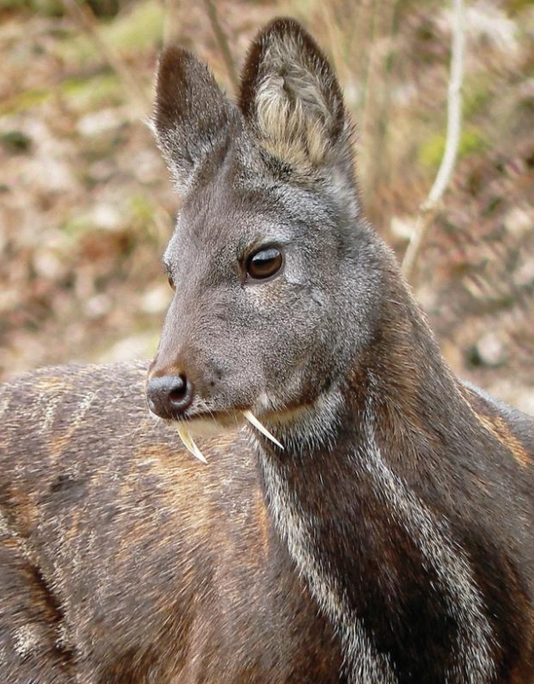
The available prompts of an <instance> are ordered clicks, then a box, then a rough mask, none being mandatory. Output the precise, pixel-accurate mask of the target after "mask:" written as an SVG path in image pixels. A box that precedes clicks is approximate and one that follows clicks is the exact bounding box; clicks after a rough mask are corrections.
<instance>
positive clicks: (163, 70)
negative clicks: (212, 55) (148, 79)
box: [151, 47, 235, 193]
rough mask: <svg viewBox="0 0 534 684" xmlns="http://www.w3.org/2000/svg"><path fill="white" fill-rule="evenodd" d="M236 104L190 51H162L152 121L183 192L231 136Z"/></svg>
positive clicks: (160, 144)
mask: <svg viewBox="0 0 534 684" xmlns="http://www.w3.org/2000/svg"><path fill="white" fill-rule="evenodd" d="M232 120H235V106H233V105H231V104H230V103H229V102H228V100H227V99H226V98H225V96H224V95H223V94H222V92H221V90H220V88H219V86H218V85H217V83H216V82H215V79H214V78H213V76H212V74H211V72H210V71H209V69H208V67H207V66H206V65H205V64H203V63H202V62H200V61H199V60H198V59H196V57H194V56H193V55H192V54H191V53H190V52H188V51H187V50H184V49H182V48H179V47H169V48H167V49H166V50H164V51H163V53H162V54H161V56H160V59H159V63H158V69H157V81H156V103H155V111H154V115H153V117H152V121H151V126H152V130H153V131H154V134H155V136H156V141H157V143H158V146H159V148H160V150H161V152H162V154H163V157H164V158H165V161H166V162H167V166H168V167H169V170H170V171H171V174H172V175H173V177H174V180H175V182H176V185H177V188H178V191H179V192H182V193H185V192H186V191H187V190H188V189H189V187H190V186H191V185H192V183H193V181H194V177H195V172H196V171H197V170H198V169H199V168H200V167H201V166H202V165H203V162H204V161H205V160H206V159H208V158H209V157H212V156H213V152H214V151H216V150H217V149H220V148H221V147H223V146H224V145H225V143H226V141H227V138H228V133H229V124H230V122H231V121H232Z"/></svg>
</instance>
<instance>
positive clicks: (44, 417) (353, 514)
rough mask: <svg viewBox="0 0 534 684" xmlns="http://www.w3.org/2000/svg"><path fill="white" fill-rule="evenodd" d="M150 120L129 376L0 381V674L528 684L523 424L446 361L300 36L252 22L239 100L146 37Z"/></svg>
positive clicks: (532, 676) (531, 633) (208, 681)
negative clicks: (164, 293)
mask: <svg viewBox="0 0 534 684" xmlns="http://www.w3.org/2000/svg"><path fill="white" fill-rule="evenodd" d="M153 127H154V131H155V134H156V137H157V141H158V144H159V147H160V148H161V150H162V152H163V155H164V157H165V159H166V161H167V163H168V166H169V168H170V170H171V172H172V175H173V177H174V180H175V183H176V186H177V189H178V192H179V193H180V195H181V198H182V204H181V210H180V213H179V217H178V219H177V225H176V230H175V232H174V234H173V236H172V238H171V240H170V243H169V246H168V248H167V250H166V252H165V256H164V263H165V267H166V269H167V272H168V275H169V280H170V282H171V285H172V286H173V288H174V289H175V294H174V298H173V301H172V303H171V305H170V309H169V312H168V315H167V318H166V321H165V325H164V329H163V334H162V337H161V342H160V345H159V349H158V353H157V356H156V358H155V360H154V361H153V362H152V364H151V365H150V368H149V369H148V381H147V382H146V383H145V378H146V374H147V369H146V367H145V366H144V365H143V364H119V365H114V366H108V367H98V366H86V367H65V368H55V369H54V368H52V369H47V370H40V371H37V372H34V373H32V374H29V375H26V376H23V377H21V378H20V379H18V380H16V381H15V382H13V383H12V384H10V385H8V386H6V387H5V388H4V389H3V392H2V394H1V395H0V411H1V413H2V431H1V433H0V446H1V467H2V476H1V479H0V483H1V487H0V493H1V498H0V503H1V510H2V518H1V523H2V524H1V528H0V529H1V547H0V548H1V558H0V578H1V596H0V610H1V613H0V614H1V620H0V640H1V651H0V655H1V663H0V680H1V682H2V683H3V684H31V683H35V684H67V683H68V684H71V683H73V684H74V683H75V684H131V683H135V684H195V683H200V682H202V683H205V684H230V683H232V684H237V683H240V684H243V683H246V682H248V683H250V684H252V683H254V684H260V683H262V682H263V683H265V684H267V683H268V684H289V683H292V684H303V683H313V684H327V683H328V684H333V683H345V684H349V683H350V684H394V683H395V684H396V683H398V684H400V683H408V682H412V683H426V682H428V683H431V684H440V683H442V684H460V683H462V684H490V683H497V682H499V683H504V682H506V683H508V684H512V683H513V684H527V683H529V684H532V683H533V682H534V651H533V648H534V610H533V600H534V573H533V567H534V565H533V563H534V475H533V464H532V460H533V453H534V429H533V427H534V422H533V420H532V419H531V418H529V417H527V416H526V415H523V414H521V413H520V412H518V411H515V410H513V409H511V408H508V407H507V406H504V405H503V404H500V403H498V402H496V401H494V400H493V399H491V398H490V397H488V396H486V395H485V394H484V393H483V392H481V391H479V390H477V389H475V388H474V387H471V386H469V385H466V384H463V383H462V382H461V381H459V380H458V379H457V378H455V376H454V375H453V374H452V372H451V371H450V369H449V368H448V367H447V365H446V363H445V361H444V360H443V358H442V356H441V354H440V351H439V349H438V346H437V344H436V342H435V340H434V338H433V336H432V333H431V332H430V330H429V329H428V327H427V324H426V323H425V320H424V317H423V315H422V314H421V312H420V311H419V309H418V307H417V305H416V304H415V302H414V299H413V298H412V295H411V294H410V291H409V289H408V287H407V285H406V283H405V282H404V281H403V278H402V277H401V275H400V272H399V269H398V266H397V264H396V262H395V259H394V257H393V256H392V253H391V252H390V250H389V249H388V248H387V247H385V245H384V244H383V243H382V241H381V240H380V239H379V237H378V236H377V235H376V233H375V232H373V230H372V228H371V227H370V226H369V225H368V224H367V223H366V222H365V220H364V218H363V217H362V214H361V209H360V203H359V200H358V194H357V190H356V184H355V180H354V176H353V168H352V153H351V126H350V123H349V121H348V120H347V116H346V113H345V108H344V104H343V100H342V94H341V90H340V87H339V85H338V83H337V81H336V78H335V76H334V74H333V72H332V69H331V68H330V66H329V64H328V62H327V60H326V59H325V57H324V56H323V54H322V52H321V51H320V49H319V48H318V47H317V45H316V44H315V42H314V41H313V39H312V38H311V37H310V36H309V35H308V34H307V33H306V32H305V31H304V29H302V28H301V27H300V26H299V25H298V24H297V23H295V22H294V21H291V20H276V21H275V22H273V23H272V24H270V25H269V26H268V27H267V28H265V29H264V30H263V31H262V32H261V33H260V34H259V36H258V37H257V38H256V40H255V41H254V43H253V45H252V48H251V50H250V52H249V55H248V58H247V61H246V64H245V67H244V71H243V76H242V82H241V93H240V99H239V104H238V105H237V104H234V103H231V102H230V101H228V100H227V99H226V97H225V96H224V95H223V94H222V93H221V91H220V90H219V88H218V86H217V85H216V83H215V81H214V79H213V77H212V76H211V74H210V72H209V71H208V69H207V68H206V67H205V66H204V65H203V64H201V63H200V62H199V61H197V59H196V58H195V57H193V56H192V55H191V54H190V53H189V52H186V51H185V50H182V49H179V48H176V47H170V48H168V49H167V50H166V51H165V52H164V53H163V55H162V57H161V60H160V63H159V70H158V79H157V95H156V107H155V115H154V118H153ZM145 392H146V394H145ZM147 403H148V406H149V407H150V411H149V409H148V407H147ZM176 428H178V430H176ZM207 430H213V431H214V432H215V434H214V435H212V436H206V431H207ZM199 434H200V435H202V434H203V435H204V436H201V437H199ZM180 437H181V438H182V441H183V443H184V445H185V446H186V447H187V449H188V450H189V451H192V452H193V453H194V455H196V456H198V457H199V458H200V459H206V460H207V462H208V465H204V464H202V463H200V462H199V461H198V460H196V459H194V458H191V456H190V454H189V453H188V451H187V450H186V449H184V448H183V447H182V442H181V441H180Z"/></svg>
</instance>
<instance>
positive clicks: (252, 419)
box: [243, 411, 284, 449]
mask: <svg viewBox="0 0 534 684" xmlns="http://www.w3.org/2000/svg"><path fill="white" fill-rule="evenodd" d="M243 415H244V416H245V418H246V419H247V420H248V422H249V423H250V424H251V425H253V426H254V427H255V428H256V429H257V430H259V431H260V432H261V433H262V434H263V435H265V437H267V439H270V440H271V442H273V443H274V444H276V446H279V447H280V449H283V448H284V447H283V446H282V445H281V444H280V442H279V441H278V440H277V439H276V437H273V435H271V433H270V432H269V430H267V428H266V427H265V425H262V424H261V423H260V421H259V420H258V419H257V418H256V416H255V415H254V414H253V413H252V411H243Z"/></svg>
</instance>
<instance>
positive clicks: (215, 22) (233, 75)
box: [204, 0, 239, 93]
mask: <svg viewBox="0 0 534 684" xmlns="http://www.w3.org/2000/svg"><path fill="white" fill-rule="evenodd" d="M204 4H205V5H206V10H207V12H208V17H209V20H210V24H211V28H212V29H213V33H214V34H215V37H216V38H217V41H218V43H219V47H220V48H221V52H222V56H223V59H224V62H225V64H226V70H227V71H228V75H229V77H230V81H231V82H232V85H233V87H234V90H235V92H236V93H237V92H239V79H238V77H237V71H236V68H235V63H234V58H233V57H232V53H231V52H230V46H229V45H228V40H227V38H226V34H225V32H224V30H223V27H222V26H221V23H220V21H219V17H218V16H217V9H216V8H215V3H214V2H213V0H204Z"/></svg>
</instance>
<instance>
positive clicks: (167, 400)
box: [146, 373, 194, 418]
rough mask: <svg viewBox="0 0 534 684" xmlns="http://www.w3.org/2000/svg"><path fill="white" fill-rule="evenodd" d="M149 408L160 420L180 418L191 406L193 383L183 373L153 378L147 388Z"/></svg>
mask: <svg viewBox="0 0 534 684" xmlns="http://www.w3.org/2000/svg"><path fill="white" fill-rule="evenodd" d="M146 394H147V401H148V407H149V408H150V410H151V411H152V413H155V414H156V415H157V416H159V417H160V418H179V417H180V416H181V415H183V414H184V413H185V411H186V410H187V409H188V408H189V406H191V403H192V401H193V396H194V388H193V383H192V382H191V381H190V380H189V379H188V378H187V376H186V375H184V374H183V373H182V374H180V375H162V376H156V377H154V376H153V377H151V378H150V379H149V381H148V383H147V387H146Z"/></svg>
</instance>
